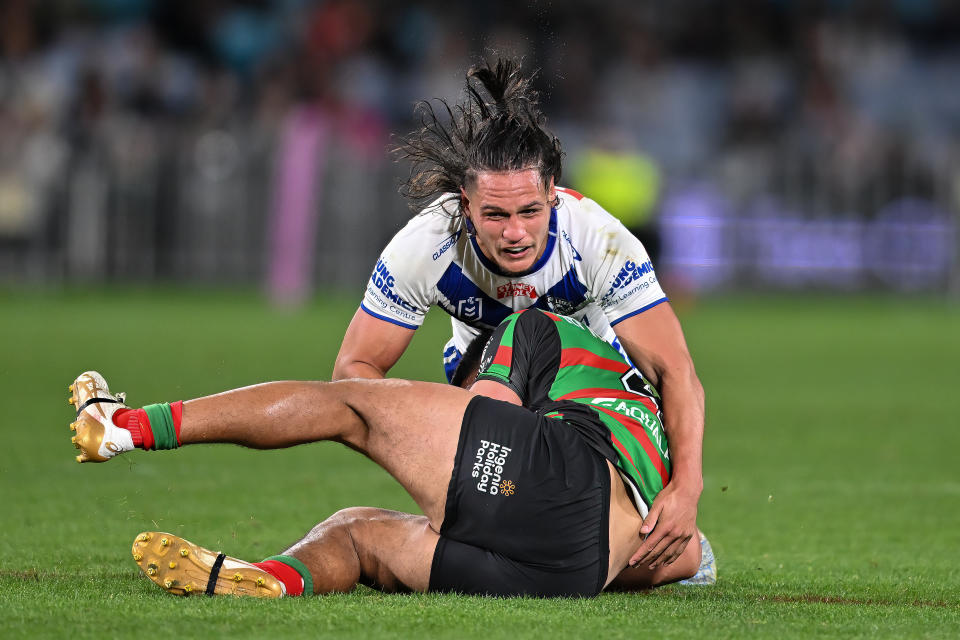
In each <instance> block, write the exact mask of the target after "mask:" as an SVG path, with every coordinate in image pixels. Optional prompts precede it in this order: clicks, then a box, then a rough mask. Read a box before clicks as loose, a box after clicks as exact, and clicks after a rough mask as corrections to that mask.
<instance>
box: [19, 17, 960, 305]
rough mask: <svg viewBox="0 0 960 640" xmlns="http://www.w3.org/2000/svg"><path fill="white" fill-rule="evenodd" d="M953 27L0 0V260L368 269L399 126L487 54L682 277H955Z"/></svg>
mask: <svg viewBox="0 0 960 640" xmlns="http://www.w3.org/2000/svg"><path fill="white" fill-rule="evenodd" d="M958 36H960V3H956V2H948V1H947V0H876V1H868V0H833V1H826V0H825V1H821V2H789V1H787V0H780V1H775V0H752V1H738V2H732V1H731V2H719V1H713V0H673V1H671V2H656V1H649V2H637V1H622V2H616V1H611V2H602V3H584V2H577V1H575V0H552V1H549V2H548V1H538V0H531V1H529V2H511V1H506V0H504V1H490V2H486V1H485V2H479V1H478V2H462V3H458V2H450V1H449V0H448V1H445V2H440V1H434V0H423V1H420V2H408V3H397V2H387V1H385V0H384V1H376V0H328V1H324V2H306V1H304V0H283V1H277V2H267V1H253V0H249V1H227V0H191V1H189V2H186V1H176V2H174V1H162V0H82V1H67V0H60V1H49V2H42V1H36V2H30V1H28V0H4V1H3V2H0V284H5V285H13V286H23V285H26V286H38V285H39V286H50V285H53V286H59V285H63V284H90V283H100V282H109V283H137V284H139V283H150V282H156V281H159V282H163V283H201V284H218V285H219V284H229V285H240V286H249V285H256V286H264V287H266V288H267V289H268V290H269V291H270V292H271V293H272V295H273V297H274V298H275V299H276V300H278V301H285V302H288V303H289V302H293V303H295V302H297V301H300V300H303V299H305V298H306V297H307V296H309V295H310V292H311V291H312V290H314V288H315V287H323V288H350V289H351V290H355V291H356V292H357V295H359V293H360V288H361V287H362V283H363V282H364V281H365V280H366V278H367V277H368V276H369V272H370V269H371V268H372V266H373V263H374V261H375V259H376V256H377V254H378V253H379V251H380V250H381V249H382V247H383V245H384V244H385V243H386V242H387V241H388V240H389V238H390V237H391V236H392V235H393V233H395V232H396V231H397V230H398V229H399V227H400V226H401V225H402V224H403V223H404V222H405V221H406V220H407V219H408V218H409V216H410V215H411V214H410V212H409V210H408V209H407V208H406V203H405V202H404V201H403V200H402V198H401V197H400V196H399V195H398V194H397V191H396V187H397V183H398V181H399V179H400V178H401V177H402V176H403V175H404V173H405V171H406V167H405V166H403V165H398V164H397V163H395V162H394V161H393V159H392V158H391V156H390V154H389V153H388V148H389V147H390V135H391V133H399V134H403V133H406V132H407V131H409V130H410V129H411V128H413V127H414V126H415V124H416V120H415V119H414V114H413V105H414V103H415V101H416V100H418V99H421V98H433V97H442V98H446V99H449V100H455V99H457V98H458V96H459V95H460V91H461V89H462V85H463V74H464V71H465V70H466V68H467V67H468V66H469V65H470V64H471V63H473V62H475V61H476V60H477V59H478V57H479V56H480V55H482V54H484V53H489V52H490V51H494V52H498V53H504V54H509V55H519V56H523V58H524V65H525V68H527V69H539V75H538V79H537V86H538V89H539V90H540V92H541V98H542V102H543V107H544V111H545V112H546V114H547V116H548V123H549V125H550V126H551V128H552V129H553V130H554V132H555V133H557V134H558V135H559V136H560V138H561V140H562V141H563V142H564V145H565V149H566V151H567V156H566V160H565V167H564V180H563V183H564V184H565V185H566V186H570V187H573V188H575V189H579V190H582V191H584V192H585V193H586V194H587V195H589V196H590V197H592V198H594V199H596V200H597V201H599V202H600V203H601V204H602V205H604V206H606V207H607V208H608V209H610V210H611V211H612V212H613V213H615V214H616V215H618V216H621V217H622V218H623V219H624V220H625V222H627V223H628V226H631V228H638V229H642V230H643V233H647V234H650V237H651V238H653V239H651V240H650V241H649V242H651V243H654V244H657V243H659V248H658V249H656V250H655V252H656V254H657V258H656V260H655V264H656V266H657V268H658V271H659V272H660V274H661V276H662V277H663V278H664V280H665V281H666V282H668V283H669V287H672V288H674V289H675V290H679V289H684V290H687V291H692V292H709V291H728V290H744V289H751V290H757V289H758V290H765V291H770V290H779V289H791V290H817V291H822V290H831V291H836V290H842V291H847V290H856V291H860V290H867V291H889V292H924V293H933V294H935V295H942V296H952V297H960V266H958V265H960V256H958V254H960V251H958V247H960V214H958V211H960V89H958V79H960V38H958ZM658 241H659V242H658ZM668 291H669V288H668Z"/></svg>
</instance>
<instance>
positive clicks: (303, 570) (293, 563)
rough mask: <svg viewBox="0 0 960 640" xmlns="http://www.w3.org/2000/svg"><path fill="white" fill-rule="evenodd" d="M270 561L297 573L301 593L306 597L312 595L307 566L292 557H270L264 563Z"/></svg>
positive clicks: (311, 584) (311, 579) (310, 578)
mask: <svg viewBox="0 0 960 640" xmlns="http://www.w3.org/2000/svg"><path fill="white" fill-rule="evenodd" d="M270 560H272V561H274V562H279V563H281V564H285V565H287V566H288V567H290V568H291V569H293V570H294V571H296V572H297V573H299V574H300V577H301V578H303V593H304V594H306V595H311V596H312V595H313V576H311V575H310V570H309V569H307V565H305V564H303V563H302V562H300V561H299V560H297V559H296V558H294V557H293V556H283V555H281V556H270V557H269V558H265V559H264V562H268V561H270Z"/></svg>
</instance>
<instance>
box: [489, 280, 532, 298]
mask: <svg viewBox="0 0 960 640" xmlns="http://www.w3.org/2000/svg"><path fill="white" fill-rule="evenodd" d="M517 296H526V297H528V298H530V299H531V300H536V299H537V289H536V287H534V286H533V285H532V284H527V283H525V282H508V283H507V284H502V285H500V286H499V287H497V299H498V300H503V299H504V298H514V297H517Z"/></svg>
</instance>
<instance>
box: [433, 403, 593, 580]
mask: <svg viewBox="0 0 960 640" xmlns="http://www.w3.org/2000/svg"><path fill="white" fill-rule="evenodd" d="M609 509H610V475H609V471H608V468H607V463H606V460H605V459H604V458H603V457H602V456H601V455H600V454H599V453H597V452H596V451H595V450H594V448H593V447H591V446H590V445H588V444H587V442H586V441H585V439H584V437H583V436H582V435H581V434H580V433H579V431H578V429H576V428H574V427H573V426H571V425H569V424H568V423H565V422H564V421H563V420H561V419H555V418H545V417H543V416H542V415H539V414H537V413H534V412H532V411H530V410H528V409H524V408H522V407H518V406H515V405H512V404H509V403H506V402H500V401H498V400H492V399H490V398H486V397H483V396H477V397H476V398H474V399H473V400H471V401H470V404H469V405H468V406H467V410H466V413H465V414H464V417H463V425H462V427H461V430H460V441H459V444H458V446H457V455H456V458H455V459H454V467H453V476H452V477H451V479H450V487H449V490H448V494H447V504H446V511H445V513H444V521H443V526H442V527H441V530H440V542H439V543H438V545H437V550H436V552H435V554H434V557H433V565H432V568H431V572H430V590H431V591H453V592H459V593H468V594H485V595H495V596H515V595H529V596H538V597H553V596H594V595H596V594H597V593H599V592H600V590H601V589H603V586H604V583H605V582H606V578H607V568H608V567H607V564H608V556H609V543H608V522H609V517H610V513H609Z"/></svg>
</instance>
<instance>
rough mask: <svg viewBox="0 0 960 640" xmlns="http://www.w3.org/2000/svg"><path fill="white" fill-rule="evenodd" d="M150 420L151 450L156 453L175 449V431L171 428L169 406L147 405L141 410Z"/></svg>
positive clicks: (176, 445) (177, 445)
mask: <svg viewBox="0 0 960 640" xmlns="http://www.w3.org/2000/svg"><path fill="white" fill-rule="evenodd" d="M143 410H144V411H145V412H146V413H147V418H148V419H149V420H150V429H151V430H153V442H154V444H153V448H154V449H156V450H157V451H159V450H161V449H176V448H177V447H179V446H180V445H179V444H177V430H176V429H174V427H173V413H172V412H171V411H170V405H169V404H167V403H166V402H164V403H163V404H148V405H147V406H145V407H144V408H143Z"/></svg>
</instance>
